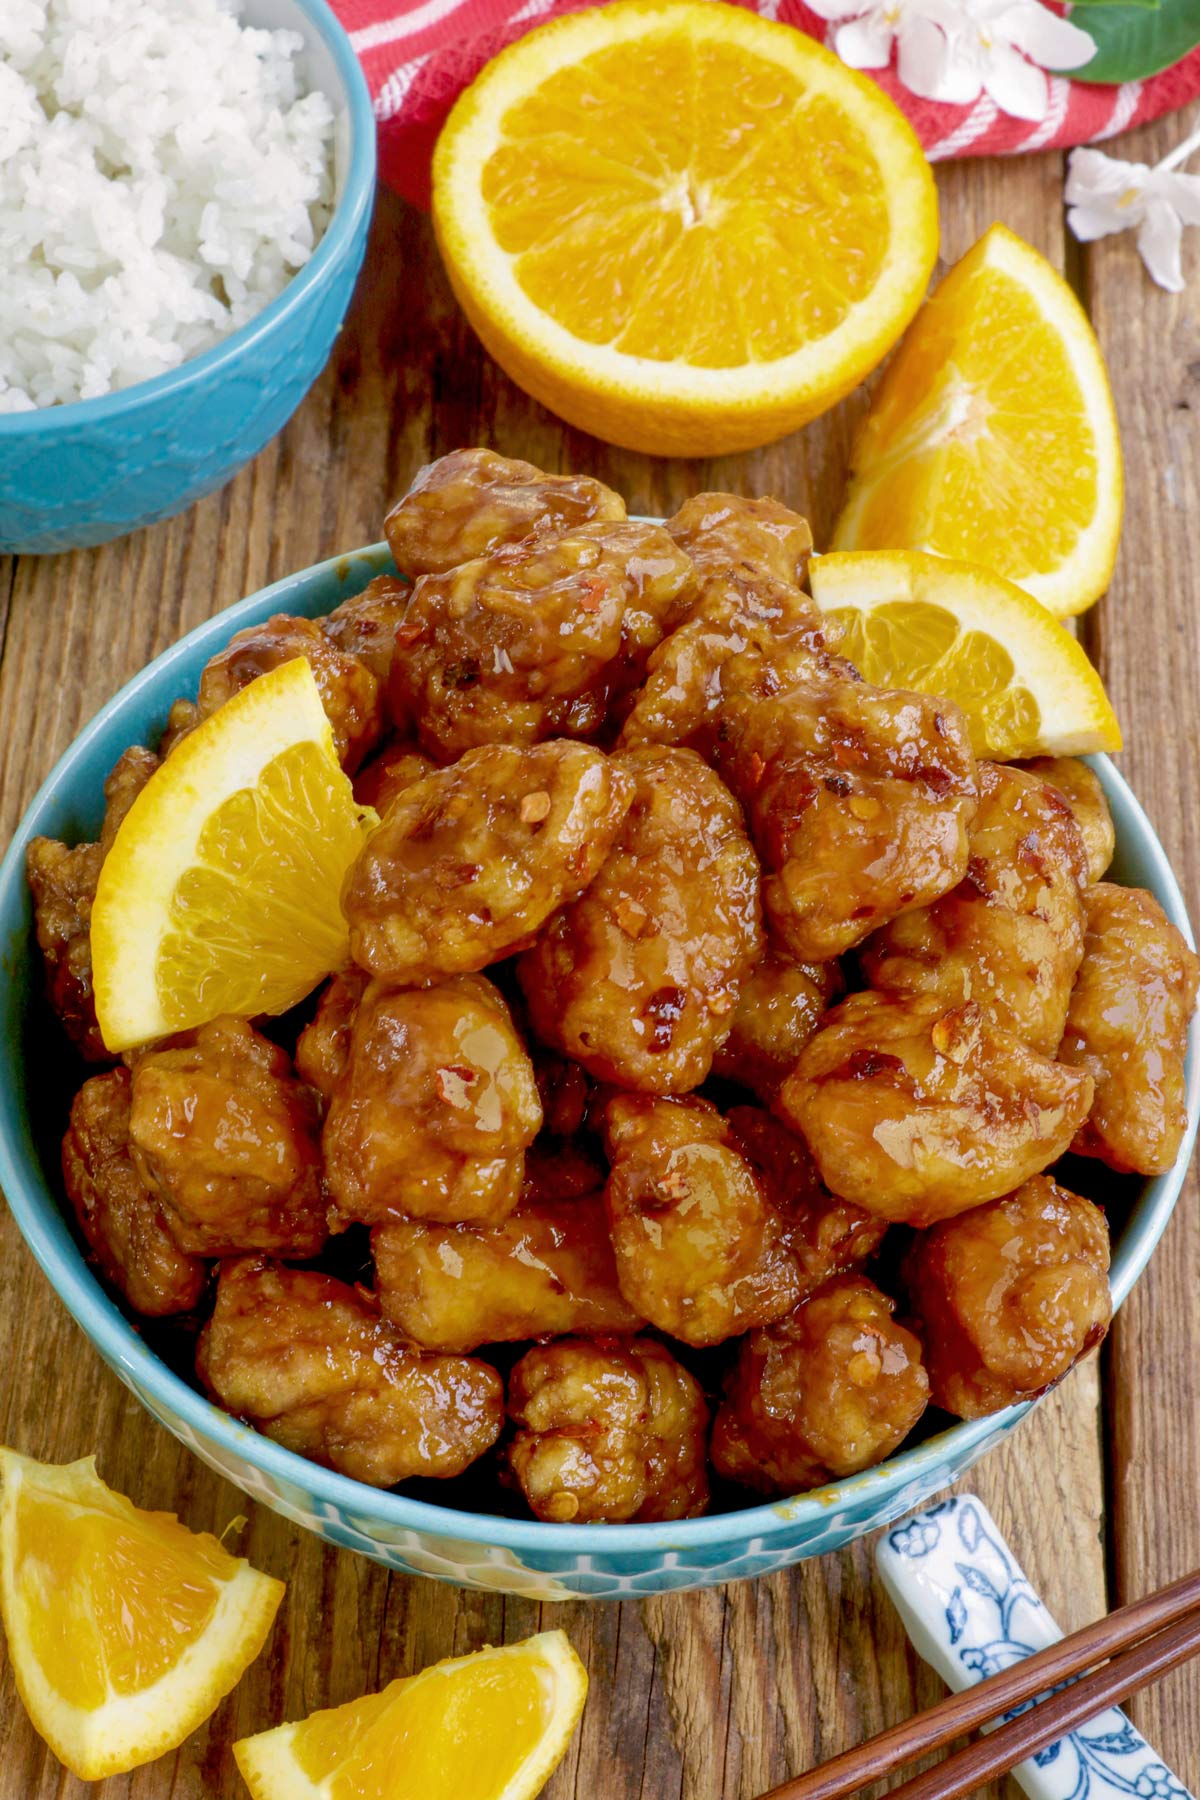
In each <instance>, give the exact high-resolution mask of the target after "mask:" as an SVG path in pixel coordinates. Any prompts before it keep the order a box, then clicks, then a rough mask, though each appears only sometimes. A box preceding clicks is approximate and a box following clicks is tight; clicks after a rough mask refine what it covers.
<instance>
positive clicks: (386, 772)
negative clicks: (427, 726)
mask: <svg viewBox="0 0 1200 1800" xmlns="http://www.w3.org/2000/svg"><path fill="white" fill-rule="evenodd" d="M436 767H437V764H436V763H432V762H430V760H429V758H428V757H427V756H423V755H422V754H421V752H420V751H419V750H417V749H414V747H413V746H412V744H410V743H408V742H407V741H406V740H404V739H399V740H393V741H392V742H391V743H390V744H388V745H386V746H385V748H384V749H382V750H381V751H380V752H379V755H378V756H373V757H372V758H371V760H370V762H369V763H365V764H364V765H363V767H362V768H361V769H360V770H359V771H358V774H357V775H356V776H355V777H354V798H355V799H356V800H357V801H358V804H359V805H360V806H373V807H374V809H375V811H376V812H377V813H378V814H379V816H380V818H381V819H382V818H383V817H384V816H385V814H386V813H387V811H388V809H389V808H390V806H391V804H392V801H393V800H396V799H398V798H399V796H400V795H401V794H403V793H405V792H406V791H407V790H408V789H409V788H410V787H412V786H413V784H414V783H415V782H418V781H424V779H425V777H426V775H432V774H433V771H434V769H435V768H436Z"/></svg>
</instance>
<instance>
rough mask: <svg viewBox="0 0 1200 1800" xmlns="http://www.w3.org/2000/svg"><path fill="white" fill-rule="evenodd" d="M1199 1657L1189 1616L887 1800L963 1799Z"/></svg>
mask: <svg viewBox="0 0 1200 1800" xmlns="http://www.w3.org/2000/svg"><path fill="white" fill-rule="evenodd" d="M1198 1653H1200V1613H1189V1614H1188V1615H1187V1617H1186V1618H1183V1619H1181V1620H1180V1621H1179V1623H1178V1624H1177V1625H1169V1626H1168V1627H1167V1629H1166V1630H1165V1631H1160V1632H1158V1633H1156V1635H1155V1636H1154V1637H1151V1638H1146V1639H1145V1640H1144V1642H1142V1643H1140V1644H1138V1645H1136V1646H1135V1647H1134V1648H1133V1649H1132V1650H1126V1651H1125V1652H1124V1653H1123V1654H1122V1655H1120V1656H1116V1657H1114V1658H1113V1660H1112V1661H1111V1662H1110V1663H1105V1665H1104V1667H1103V1668H1102V1669H1093V1671H1092V1673H1091V1674H1090V1675H1085V1676H1084V1678H1083V1680H1082V1681H1078V1682H1076V1683H1075V1684H1074V1686H1073V1687H1069V1688H1064V1689H1063V1690H1062V1691H1061V1693H1058V1694H1054V1695H1053V1696H1052V1697H1051V1698H1050V1699H1049V1700H1043V1701H1042V1703H1041V1705H1040V1706H1035V1707H1032V1708H1031V1709H1030V1711H1029V1712H1025V1713H1022V1714H1021V1715H1020V1717H1019V1718H1016V1719H1010V1720H1009V1722H1008V1724H1007V1725H1001V1726H1000V1727H999V1728H998V1730H996V1731H993V1732H992V1733H991V1735H990V1736H988V1737H984V1738H980V1739H979V1740H978V1741H977V1742H976V1743H974V1744H970V1745H968V1747H967V1749H965V1750H960V1751H959V1753H958V1755H957V1756H948V1757H947V1758H946V1760H945V1761H944V1762H940V1763H938V1764H937V1766H936V1767H935V1768H932V1769H927V1770H926V1771H925V1773H924V1774H923V1775H916V1776H914V1777H913V1779H912V1780H911V1781H906V1782H904V1783H902V1785H901V1786H900V1787H898V1788H893V1789H892V1790H891V1792H890V1794H888V1796H887V1800H961V1797H962V1796H964V1795H966V1794H973V1793H974V1792H975V1790H976V1789H977V1788H980V1787H982V1786H983V1784H984V1783H985V1782H987V1781H990V1780H991V1779H992V1777H993V1776H994V1775H1005V1774H1007V1773H1008V1771H1009V1770H1010V1769H1015V1768H1016V1766H1017V1764H1018V1763H1023V1762H1024V1761H1025V1758H1026V1757H1027V1756H1033V1755H1034V1753H1035V1752H1036V1751H1038V1750H1044V1749H1045V1748H1046V1746H1047V1745H1048V1744H1053V1743H1057V1741H1058V1739H1059V1738H1061V1737H1066V1736H1067V1734H1068V1733H1069V1732H1072V1731H1074V1730H1076V1728H1077V1727H1078V1726H1080V1725H1086V1724H1087V1722H1088V1720H1089V1719H1094V1718H1096V1717H1098V1715H1099V1714H1100V1713H1102V1712H1105V1711H1106V1710H1107V1709H1108V1707H1110V1706H1116V1705H1117V1704H1118V1703H1119V1702H1120V1701H1122V1700H1127V1699H1128V1698H1129V1696H1130V1694H1136V1693H1138V1692H1139V1691H1140V1690H1141V1689H1142V1688H1144V1687H1148V1686H1149V1685H1150V1683H1151V1682H1152V1681H1157V1680H1158V1679H1159V1677H1160V1676H1162V1675H1168V1674H1169V1673H1170V1672H1171V1670H1172V1669H1177V1668H1178V1667H1179V1665H1180V1663H1185V1662H1188V1661H1189V1660H1190V1659H1191V1658H1192V1657H1193V1656H1195V1655H1197V1654H1198Z"/></svg>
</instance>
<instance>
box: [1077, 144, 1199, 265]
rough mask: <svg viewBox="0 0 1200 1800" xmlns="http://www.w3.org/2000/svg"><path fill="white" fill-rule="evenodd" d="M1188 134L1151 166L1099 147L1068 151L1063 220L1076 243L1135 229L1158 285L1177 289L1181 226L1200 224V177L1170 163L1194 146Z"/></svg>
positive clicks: (1176, 161)
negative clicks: (1065, 215) (1115, 154)
mask: <svg viewBox="0 0 1200 1800" xmlns="http://www.w3.org/2000/svg"><path fill="white" fill-rule="evenodd" d="M1198 138H1200V134H1197V135H1196V136H1194V137H1192V138H1189V139H1188V140H1187V141H1186V143H1183V144H1181V145H1180V146H1179V148H1178V149H1177V150H1175V151H1173V152H1172V154H1171V155H1170V156H1168V157H1165V158H1164V159H1163V161H1162V162H1161V163H1157V164H1156V165H1155V166H1154V167H1153V168H1151V167H1150V166H1149V164H1148V163H1136V162H1121V161H1120V160H1119V159H1118V158H1117V157H1115V156H1105V155H1104V154H1103V152H1102V151H1100V150H1072V152H1071V158H1070V162H1069V163H1068V165H1067V167H1068V173H1067V186H1066V191H1065V195H1064V198H1065V199H1066V202H1067V205H1068V208H1069V211H1068V213H1067V223H1068V225H1069V226H1070V227H1071V230H1072V231H1073V232H1074V233H1075V236H1076V237H1077V238H1078V239H1079V241H1080V242H1081V243H1084V244H1090V243H1091V242H1092V241H1093V239H1095V238H1100V237H1108V236H1110V234H1111V233H1113V232H1115V231H1132V230H1133V229H1134V228H1135V227H1136V229H1137V247H1138V254H1139V255H1140V256H1141V259H1142V261H1143V262H1144V263H1145V265H1146V267H1147V269H1148V270H1149V271H1150V274H1151V276H1152V277H1153V279H1154V280H1155V281H1157V283H1158V285H1159V287H1161V288H1166V289H1168V291H1169V292H1171V293H1173V294H1177V293H1179V292H1180V290H1181V289H1182V287H1183V267H1182V264H1181V260H1180V245H1181V242H1182V239H1183V228H1184V226H1185V225H1200V175H1184V174H1183V173H1182V172H1181V171H1180V170H1179V169H1177V168H1176V166H1175V165H1176V164H1178V163H1181V162H1182V161H1183V160H1184V158H1185V157H1186V156H1188V155H1189V154H1190V153H1191V151H1192V150H1194V149H1195V148H1196V144H1197V139H1198Z"/></svg>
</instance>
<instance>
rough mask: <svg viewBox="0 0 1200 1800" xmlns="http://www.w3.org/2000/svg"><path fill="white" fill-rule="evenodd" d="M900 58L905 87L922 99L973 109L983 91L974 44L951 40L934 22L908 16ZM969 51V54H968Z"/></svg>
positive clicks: (902, 24)
mask: <svg viewBox="0 0 1200 1800" xmlns="http://www.w3.org/2000/svg"><path fill="white" fill-rule="evenodd" d="M897 40H898V42H899V46H900V55H899V58H898V62H897V68H896V72H897V74H898V75H899V77H900V80H901V81H902V82H903V84H904V86H905V87H906V88H908V89H909V91H910V92H911V93H914V94H918V95H920V97H921V99H922V100H941V101H944V102H945V103H946V104H948V105H950V106H969V105H970V104H971V103H972V101H975V100H978V98H979V96H980V94H981V93H982V92H983V82H982V81H981V79H980V76H979V72H978V69H977V67H976V65H975V60H974V58H973V56H972V55H971V53H970V45H969V44H966V43H965V42H964V40H963V39H962V38H960V37H958V36H957V35H956V36H954V37H949V36H947V34H946V33H945V31H943V30H941V29H939V27H938V26H937V25H935V24H934V22H933V20H932V19H930V18H928V17H924V16H922V15H921V14H919V13H918V14H915V15H910V14H908V13H906V14H905V15H904V16H903V17H902V19H901V20H900V28H899V31H898V32H897ZM964 51H965V54H964Z"/></svg>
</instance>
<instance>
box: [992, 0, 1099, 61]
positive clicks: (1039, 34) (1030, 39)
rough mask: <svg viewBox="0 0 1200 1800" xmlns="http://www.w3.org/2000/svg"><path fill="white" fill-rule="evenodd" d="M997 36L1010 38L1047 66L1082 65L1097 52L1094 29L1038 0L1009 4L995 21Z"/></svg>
mask: <svg viewBox="0 0 1200 1800" xmlns="http://www.w3.org/2000/svg"><path fill="white" fill-rule="evenodd" d="M994 36H995V37H997V38H1001V37H1002V38H1006V39H1007V40H1008V42H1009V43H1010V44H1013V45H1014V46H1015V47H1016V48H1017V49H1018V50H1024V52H1025V54H1026V56H1029V57H1032V59H1033V61H1034V62H1035V63H1038V64H1039V65H1040V66H1041V67H1042V68H1044V69H1078V68H1080V67H1081V66H1082V64H1084V63H1086V62H1090V61H1091V60H1092V57H1093V56H1095V54H1096V40H1095V38H1094V37H1092V36H1091V34H1090V32H1087V31H1084V30H1083V28H1082V27H1081V26H1079V25H1073V24H1072V23H1071V21H1070V20H1069V19H1061V18H1060V17H1059V16H1058V14H1057V13H1053V12H1051V11H1050V9H1049V7H1046V6H1039V5H1038V3H1037V0H1017V4H1016V5H1015V6H1009V7H1006V8H1005V10H1004V11H1003V12H1002V13H1001V14H1000V16H999V17H998V18H997V19H996V21H995V29H994Z"/></svg>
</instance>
